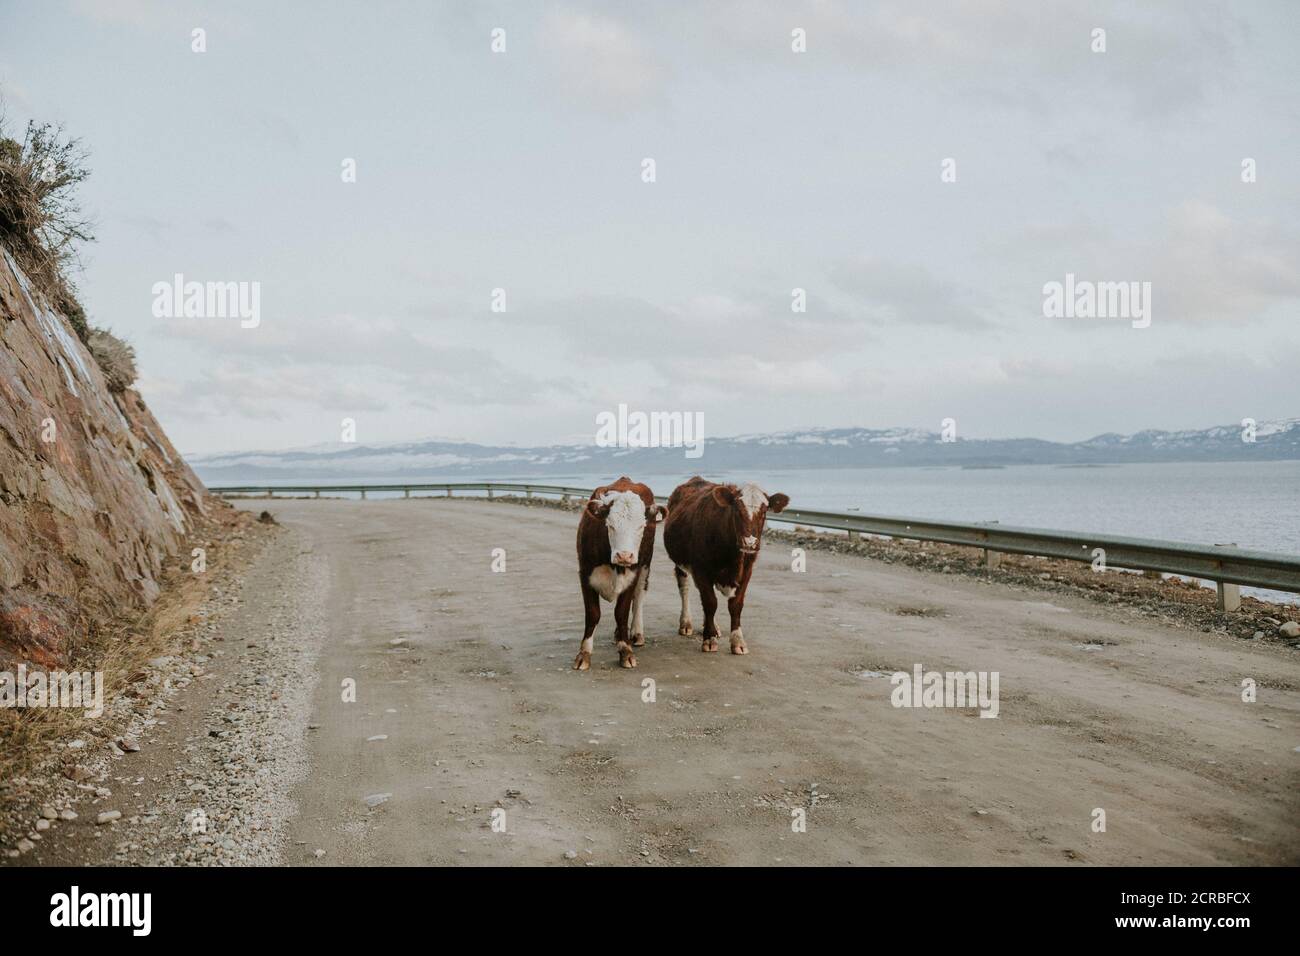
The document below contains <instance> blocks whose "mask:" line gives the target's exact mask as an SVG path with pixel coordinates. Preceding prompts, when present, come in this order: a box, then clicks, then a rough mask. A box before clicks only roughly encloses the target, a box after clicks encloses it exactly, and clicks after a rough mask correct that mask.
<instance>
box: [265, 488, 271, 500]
mask: <svg viewBox="0 0 1300 956" xmlns="http://www.w3.org/2000/svg"><path fill="white" fill-rule="evenodd" d="M266 497H267V498H270V497H272V495H271V489H270V488H267V489H266Z"/></svg>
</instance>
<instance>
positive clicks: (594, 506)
mask: <svg viewBox="0 0 1300 956" xmlns="http://www.w3.org/2000/svg"><path fill="white" fill-rule="evenodd" d="M602 507H604V506H603V505H602V504H601V503H600V502H599V501H597V500H596V499H595V498H592V499H591V500H590V501H588V502H587V514H589V515H591V516H592V517H593V518H599V517H600V509H601V508H602Z"/></svg>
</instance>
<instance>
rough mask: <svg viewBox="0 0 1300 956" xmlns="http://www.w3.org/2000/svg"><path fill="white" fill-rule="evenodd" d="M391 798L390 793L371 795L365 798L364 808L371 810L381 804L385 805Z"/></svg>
mask: <svg viewBox="0 0 1300 956" xmlns="http://www.w3.org/2000/svg"><path fill="white" fill-rule="evenodd" d="M392 796H393V795H392V794H391V793H372V794H371V795H370V796H368V797H366V806H368V807H370V808H372V809H373V808H374V807H377V806H379V805H380V804H381V803H387V802H388V801H389V800H390V799H391V798H392Z"/></svg>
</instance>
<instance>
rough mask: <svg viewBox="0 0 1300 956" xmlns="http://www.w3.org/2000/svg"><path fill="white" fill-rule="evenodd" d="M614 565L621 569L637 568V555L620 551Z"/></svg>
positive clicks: (615, 556)
mask: <svg viewBox="0 0 1300 956" xmlns="http://www.w3.org/2000/svg"><path fill="white" fill-rule="evenodd" d="M614 564H616V565H617V566H618V567H620V568H634V567H636V555H635V554H634V553H633V552H631V551H620V552H618V553H617V554H616V555H614Z"/></svg>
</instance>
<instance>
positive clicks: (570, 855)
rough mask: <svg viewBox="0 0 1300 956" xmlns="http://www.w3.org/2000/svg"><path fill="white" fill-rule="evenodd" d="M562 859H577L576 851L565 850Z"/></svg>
mask: <svg viewBox="0 0 1300 956" xmlns="http://www.w3.org/2000/svg"><path fill="white" fill-rule="evenodd" d="M564 858H565V859H566V860H576V859H577V858H578V851H577V850H565V851H564Z"/></svg>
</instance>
